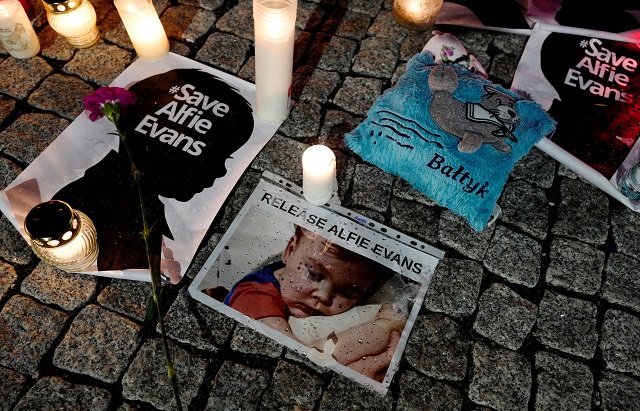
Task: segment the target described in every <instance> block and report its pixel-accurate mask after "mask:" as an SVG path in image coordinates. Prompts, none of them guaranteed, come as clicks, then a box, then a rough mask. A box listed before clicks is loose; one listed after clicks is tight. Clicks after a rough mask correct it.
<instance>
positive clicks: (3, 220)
mask: <svg viewBox="0 0 640 411" xmlns="http://www.w3.org/2000/svg"><path fill="white" fill-rule="evenodd" d="M0 257H2V258H4V259H5V260H6V261H8V262H10V263H11V264H18V265H25V264H29V262H31V261H32V260H34V259H35V258H36V256H35V255H34V254H33V251H31V247H30V246H29V244H27V242H26V241H25V240H24V239H23V238H22V236H21V235H20V233H18V231H17V230H16V229H15V228H14V227H13V225H12V224H11V223H10V222H9V220H8V219H7V217H5V216H4V214H2V215H0Z"/></svg>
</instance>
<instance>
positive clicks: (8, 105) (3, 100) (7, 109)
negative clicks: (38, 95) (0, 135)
mask: <svg viewBox="0 0 640 411" xmlns="http://www.w3.org/2000/svg"><path fill="white" fill-rule="evenodd" d="M15 108H16V101H15V100H14V99H12V98H10V97H7V96H2V95H0V124H2V122H3V121H5V120H6V119H7V117H9V115H10V114H11V113H12V112H13V110H14V109H15Z"/></svg>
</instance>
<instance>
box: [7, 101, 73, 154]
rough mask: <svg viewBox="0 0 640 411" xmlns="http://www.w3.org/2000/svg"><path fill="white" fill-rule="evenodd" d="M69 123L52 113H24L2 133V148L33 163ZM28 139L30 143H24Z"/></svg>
mask: <svg viewBox="0 0 640 411" xmlns="http://www.w3.org/2000/svg"><path fill="white" fill-rule="evenodd" d="M68 125H69V121H67V120H64V119H61V118H59V117H56V116H53V115H51V114H40V113H30V114H23V115H22V116H20V117H19V118H18V119H17V120H16V121H14V122H13V124H11V125H10V126H9V127H7V128H6V129H5V130H4V131H3V132H2V133H0V150H2V151H4V152H5V153H7V154H9V155H10V156H12V157H14V158H16V159H18V160H19V161H22V162H24V163H31V162H32V161H33V160H35V158H36V157H38V155H39V154H40V153H41V152H42V150H44V149H45V148H47V146H48V145H49V144H50V143H51V142H52V141H53V140H54V139H55V138H56V136H57V135H58V134H60V133H61V132H62V130H64V129H65V128H66V127H67V126H68ZM25 139H26V140H28V141H29V144H24V141H25Z"/></svg>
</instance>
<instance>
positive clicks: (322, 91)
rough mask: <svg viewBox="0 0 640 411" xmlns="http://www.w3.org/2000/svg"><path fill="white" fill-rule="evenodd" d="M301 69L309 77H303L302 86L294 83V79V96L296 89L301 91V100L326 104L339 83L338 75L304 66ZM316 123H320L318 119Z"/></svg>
mask: <svg viewBox="0 0 640 411" xmlns="http://www.w3.org/2000/svg"><path fill="white" fill-rule="evenodd" d="M303 68H304V69H306V70H307V71H308V72H310V73H311V75H310V76H308V77H307V76H304V77H303V78H304V80H303V81H304V83H303V84H300V83H296V80H295V79H294V85H293V89H294V95H296V92H295V90H296V88H297V87H298V88H301V89H302V90H301V92H300V99H301V100H315V101H318V102H320V103H325V102H327V100H328V99H329V96H330V95H332V94H333V92H334V91H335V90H336V88H337V87H338V84H339V83H340V75H339V74H338V73H336V72H333V71H325V70H320V69H317V70H314V69H313V68H311V67H309V66H305V67H303ZM294 77H295V73H294ZM301 81H302V80H301ZM317 123H318V124H320V123H321V122H320V121H319V119H318V122H317Z"/></svg>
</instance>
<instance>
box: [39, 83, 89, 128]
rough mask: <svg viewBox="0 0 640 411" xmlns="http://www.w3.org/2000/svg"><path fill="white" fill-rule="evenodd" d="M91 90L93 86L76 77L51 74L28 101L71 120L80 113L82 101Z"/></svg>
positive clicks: (82, 108)
mask: <svg viewBox="0 0 640 411" xmlns="http://www.w3.org/2000/svg"><path fill="white" fill-rule="evenodd" d="M92 92H93V87H91V86H90V85H89V84H87V83H85V82H84V81H82V80H80V79H78V78H76V77H72V76H63V75H60V74H53V75H51V76H49V77H47V78H46V79H45V80H44V81H43V82H42V84H41V85H40V87H38V89H36V91H34V92H33V93H32V94H31V96H30V97H29V100H28V103H29V104H31V105H32V106H34V107H37V108H39V109H42V110H47V111H52V112H54V113H56V114H59V115H61V116H62V117H64V118H67V119H69V120H73V119H74V118H76V117H77V116H78V115H79V114H80V113H82V111H83V110H84V105H83V103H82V101H83V99H84V98H85V97H86V96H87V95H89V94H91V93H92Z"/></svg>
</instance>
